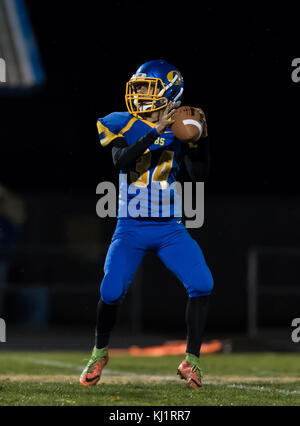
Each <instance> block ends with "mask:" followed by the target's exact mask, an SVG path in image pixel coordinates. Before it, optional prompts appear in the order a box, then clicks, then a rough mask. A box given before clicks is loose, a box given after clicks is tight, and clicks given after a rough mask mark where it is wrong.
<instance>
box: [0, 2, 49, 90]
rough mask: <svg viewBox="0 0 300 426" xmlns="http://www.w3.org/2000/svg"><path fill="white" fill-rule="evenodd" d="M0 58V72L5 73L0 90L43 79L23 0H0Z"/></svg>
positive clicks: (42, 80)
mask: <svg viewBox="0 0 300 426" xmlns="http://www.w3.org/2000/svg"><path fill="white" fill-rule="evenodd" d="M0 58H1V59H2V61H1V63H2V74H3V72H5V79H4V78H1V81H2V83H0V93H1V90H2V91H3V90H5V91H6V90H11V89H26V88H31V87H33V86H35V85H38V84H42V83H43V82H44V80H45V74H44V71H43V68H42V65H41V61H40V57H39V52H38V48H37V44H36V40H35V37H34V33H33V30H32V27H31V23H30V19H29V16H28V13H27V10H26V6H25V3H24V1H23V0H0ZM2 77H3V76H2ZM4 80H5V81H4Z"/></svg>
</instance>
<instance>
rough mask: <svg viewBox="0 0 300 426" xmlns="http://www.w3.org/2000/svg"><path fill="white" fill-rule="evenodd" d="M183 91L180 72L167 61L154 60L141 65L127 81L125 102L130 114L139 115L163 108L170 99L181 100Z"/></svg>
mask: <svg viewBox="0 0 300 426" xmlns="http://www.w3.org/2000/svg"><path fill="white" fill-rule="evenodd" d="M141 86H143V90H141V89H140V88H141ZM182 92H183V78H182V76H181V74H180V72H179V71H178V70H177V69H176V68H175V67H174V66H173V65H171V64H169V63H168V62H166V61H163V60H154V61H150V62H147V63H145V64H143V65H142V66H140V67H139V69H138V70H137V72H136V74H134V75H133V76H132V77H131V79H130V80H129V81H128V82H127V84H126V94H125V102H126V106H127V109H128V111H129V112H130V114H132V115H134V116H136V117H138V116H139V115H142V114H144V113H152V112H154V111H158V110H161V109H163V108H165V107H166V106H167V105H168V103H169V102H170V101H173V102H176V101H179V100H180V99H181V96H182Z"/></svg>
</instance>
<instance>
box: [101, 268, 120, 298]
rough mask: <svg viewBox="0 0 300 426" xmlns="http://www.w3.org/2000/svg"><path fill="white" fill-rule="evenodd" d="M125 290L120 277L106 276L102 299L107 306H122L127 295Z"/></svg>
mask: <svg viewBox="0 0 300 426" xmlns="http://www.w3.org/2000/svg"><path fill="white" fill-rule="evenodd" d="M124 288H125V287H124V285H123V282H122V280H121V279H120V277H117V276H113V274H110V273H108V274H105V276H104V278H103V280H102V283H101V286H100V295H101V299H102V300H103V302H104V303H106V304H107V305H120V304H121V303H122V302H123V300H124V298H125V294H126V292H125V290H124Z"/></svg>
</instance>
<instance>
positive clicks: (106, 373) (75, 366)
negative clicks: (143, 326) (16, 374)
mask: <svg viewBox="0 0 300 426" xmlns="http://www.w3.org/2000/svg"><path fill="white" fill-rule="evenodd" d="M11 359H12V360H14V361H17V362H28V363H30V364H36V365H45V366H52V367H60V368H70V369H74V370H77V371H82V369H83V368H84V367H85V365H79V364H72V363H67V362H61V361H55V360H50V359H40V358H34V357H30V358H28V357H21V356H19V357H18V356H15V355H13V356H11ZM103 375H104V376H123V377H126V376H131V377H140V378H142V377H145V378H146V377H147V378H148V379H150V380H158V381H165V380H166V381H177V382H178V376H176V375H174V376H157V375H145V374H139V373H132V372H130V371H119V370H110V369H108V368H106V369H104V370H103ZM225 377H226V376H224V378H225ZM222 379H223V377H222V376H219V378H218V380H209V378H208V380H206V382H205V383H207V384H208V385H214V386H226V387H228V388H236V389H244V390H251V391H256V392H270V393H272V392H274V393H279V394H283V395H295V394H297V395H300V390H293V391H292V390H286V389H278V388H269V387H266V386H254V385H247V384H239V383H224V382H222ZM229 379H230V378H229ZM239 379H240V380H241V381H242V380H243V376H240V377H239ZM252 379H253V381H255V379H256V378H255V377H253V378H252ZM295 379H296V378H295ZM257 380H259V381H263V380H264V378H263V377H257ZM266 380H269V378H268V377H266Z"/></svg>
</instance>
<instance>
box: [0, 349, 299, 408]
mask: <svg viewBox="0 0 300 426" xmlns="http://www.w3.org/2000/svg"><path fill="white" fill-rule="evenodd" d="M88 356H89V354H87V353H78V352H43V353H40V352H32V353H28V352H27V353H22V352H3V351H1V352H0V406H7V405H14V406H17V405H19V406H37V405H47V406H84V405H89V406H91V405H99V406H100V405H102V406H146V405H150V406H151V405H152V406H209V405H210V406H211V405H213V406H219V405H234V406H237V405H243V406H251V405H252V406H253V405H281V406H283V405H290V406H291V405H300V361H299V355H297V354H278V353H259V354H218V355H202V356H201V367H202V368H203V370H204V385H205V386H204V388H203V389H201V390H192V389H190V388H189V387H187V384H186V382H185V381H183V380H180V379H179V377H178V376H177V375H176V371H177V366H178V365H179V363H180V362H181V360H182V356H164V357H155V358H149V357H130V356H127V355H126V356H125V355H117V354H113V355H111V359H110V361H109V363H108V365H107V367H106V368H105V370H104V373H103V376H102V378H101V381H100V382H99V384H98V385H97V386H95V387H87V388H86V387H83V386H81V385H79V382H78V379H79V375H80V373H81V370H82V368H83V366H84V365H85V363H86V359H87V358H88Z"/></svg>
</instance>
